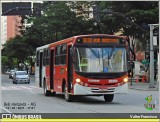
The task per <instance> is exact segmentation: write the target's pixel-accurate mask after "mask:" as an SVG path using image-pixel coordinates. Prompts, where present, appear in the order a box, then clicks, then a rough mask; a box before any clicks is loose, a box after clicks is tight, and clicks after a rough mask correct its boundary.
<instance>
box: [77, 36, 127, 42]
mask: <svg viewBox="0 0 160 122" xmlns="http://www.w3.org/2000/svg"><path fill="white" fill-rule="evenodd" d="M77 43H78V44H86V43H114V44H125V40H124V39H122V38H106V37H82V38H78V39H77Z"/></svg>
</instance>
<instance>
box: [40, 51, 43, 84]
mask: <svg viewBox="0 0 160 122" xmlns="http://www.w3.org/2000/svg"><path fill="white" fill-rule="evenodd" d="M39 59H40V60H39V86H40V87H42V80H43V79H42V64H43V52H40V58H39Z"/></svg>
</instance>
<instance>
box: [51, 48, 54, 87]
mask: <svg viewBox="0 0 160 122" xmlns="http://www.w3.org/2000/svg"><path fill="white" fill-rule="evenodd" d="M53 88H54V50H51V52H50V89H53Z"/></svg>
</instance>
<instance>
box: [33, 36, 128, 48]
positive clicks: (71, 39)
mask: <svg viewBox="0 0 160 122" xmlns="http://www.w3.org/2000/svg"><path fill="white" fill-rule="evenodd" d="M87 36H110V37H120V38H125V36H117V35H109V34H88V35H77V36H73V37H70V38H66V39H63V40H59V41H57V42H53V43H50V44H47V45H44V46H41V47H38V48H37V49H36V50H41V49H44V48H48V47H52V46H53V45H54V46H55V45H59V44H63V43H67V42H71V41H73V39H76V38H78V37H87ZM62 41H63V43H62Z"/></svg>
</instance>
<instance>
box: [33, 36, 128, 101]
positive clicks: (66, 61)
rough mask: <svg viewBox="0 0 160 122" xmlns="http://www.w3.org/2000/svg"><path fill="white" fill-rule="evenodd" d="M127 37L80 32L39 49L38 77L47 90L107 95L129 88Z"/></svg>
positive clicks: (109, 97)
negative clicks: (80, 33)
mask: <svg viewBox="0 0 160 122" xmlns="http://www.w3.org/2000/svg"><path fill="white" fill-rule="evenodd" d="M128 58H129V49H128V43H127V38H126V37H124V36H115V35H107V34H90V35H79V36H74V37H71V38H67V39H64V40H60V41H58V42H55V43H51V44H48V45H45V46H42V47H38V48H37V49H36V67H35V80H36V82H37V83H38V84H39V86H40V87H42V88H43V89H44V94H45V95H46V96H48V95H51V94H52V95H56V93H64V98H65V99H66V101H68V102H69V101H72V100H74V96H81V95H89V96H92V95H94V96H101V95H103V96H104V100H105V101H106V102H112V100H113V98H114V94H121V93H122V94H125V93H127V92H128Z"/></svg>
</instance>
